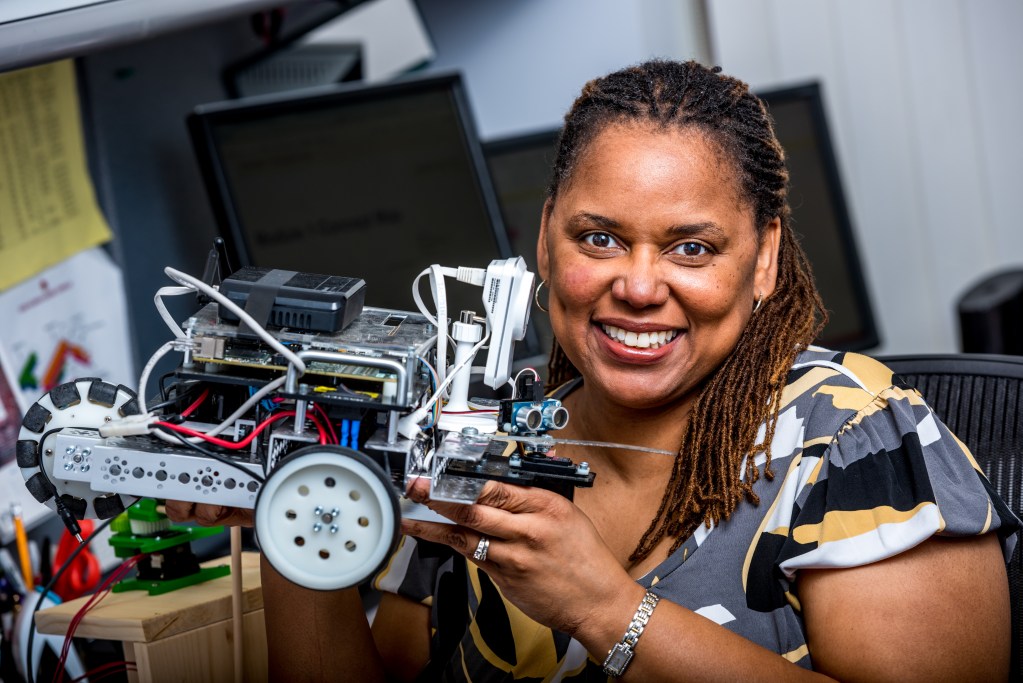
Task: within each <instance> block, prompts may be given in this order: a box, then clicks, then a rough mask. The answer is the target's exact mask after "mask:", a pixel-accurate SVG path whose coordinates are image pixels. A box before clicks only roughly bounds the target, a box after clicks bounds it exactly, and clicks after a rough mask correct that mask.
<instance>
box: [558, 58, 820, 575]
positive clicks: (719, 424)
mask: <svg viewBox="0 0 1023 683" xmlns="http://www.w3.org/2000/svg"><path fill="white" fill-rule="evenodd" d="M629 122H645V123H653V124H655V125H657V126H661V127H667V126H675V127H677V128H690V129H697V130H700V131H702V132H703V133H704V134H706V135H707V137H708V139H710V140H712V141H713V142H715V143H716V144H717V145H718V146H719V147H720V149H721V150H722V152H723V156H724V158H726V159H730V160H731V162H732V166H733V168H734V169H735V171H736V174H737V185H738V187H739V192H740V194H741V196H742V197H743V198H744V199H745V200H746V201H747V202H748V203H749V205H750V206H751V207H753V211H754V217H755V224H756V226H757V230H758V232H759V233H760V234H761V235H762V234H763V230H764V228H765V227H766V226H767V224H768V223H770V221H771V220H772V219H774V218H775V217H778V218H779V219H780V221H781V242H780V245H779V248H778V280H777V284H776V288H775V291H774V294H773V295H772V296H771V297H770V298H768V299H765V300H764V302H763V304H762V305H761V307H760V309H759V310H758V311H757V312H756V313H755V314H754V315H753V316H752V317H751V318H750V321H749V324H748V325H747V326H746V329H745V330H744V331H743V333H742V335H741V336H740V338H739V341H738V343H737V344H736V346H735V349H734V350H733V351H732V353H731V355H730V356H729V357H728V358H727V359H726V360H725V361H724V363H723V364H722V365H721V367H719V368H718V369H717V370H716V371H715V372H714V374H713V375H712V376H711V377H709V378H708V379H707V381H706V382H705V383H704V386H703V388H702V390H701V392H700V395H699V397H698V398H697V400H696V402H695V404H694V405H693V408H692V410H691V412H690V414H689V419H688V422H687V423H686V426H685V430H684V432H683V435H682V443H681V444H680V445H679V451H678V455H677V456H676V458H675V463H674V468H673V469H672V473H671V478H670V480H669V482H668V486H667V489H666V490H665V493H664V498H663V499H662V500H661V505H660V508H659V509H658V511H657V515H656V516H655V517H654V519H653V520H652V521H651V523H650V527H649V528H648V529H647V530H646V532H645V533H644V534H643V537H642V538H641V539H640V541H639V544H638V545H637V546H636V549H635V550H634V551H633V552H632V556H631V557H630V558H629V559H630V560H631V561H632V562H634V563H635V562H639V561H641V560H642V559H643V558H645V557H647V556H648V555H649V554H650V552H651V551H652V550H653V548H654V547H655V546H656V545H657V543H658V542H660V541H661V540H662V539H663V538H664V537H665V536H669V537H672V538H674V539H675V541H674V544H673V545H672V550H673V551H674V550H675V549H677V548H678V547H679V546H680V545H681V544H682V542H683V541H684V540H685V538H687V537H688V536H689V535H690V534H692V533H693V531H695V530H696V528H697V527H698V526H699V525H700V524H711V523H717V522H719V521H720V520H722V519H728V518H729V517H730V516H731V513H732V512H733V511H734V510H735V508H736V506H738V505H739V503H740V502H741V501H742V500H743V499H745V500H747V501H749V502H751V503H752V504H754V505H758V504H759V503H760V499H759V497H758V496H757V494H756V493H755V491H754V488H753V485H754V483H755V482H756V481H757V478H758V476H759V472H758V470H757V468H756V466H755V465H754V459H753V458H752V457H751V458H749V459H748V460H747V461H746V464H745V473H744V474H745V479H744V480H743V479H742V478H740V477H741V475H742V474H743V471H742V470H743V468H742V462H743V458H744V457H745V456H746V455H747V454H752V453H755V452H760V451H764V452H765V453H766V457H767V463H766V465H765V468H764V473H765V476H767V477H768V478H769V479H770V478H773V476H774V475H773V472H772V470H771V452H770V444H771V440H772V438H773V437H774V430H775V425H776V424H777V419H778V411H779V409H780V406H781V392H782V389H783V388H784V386H785V378H786V375H787V373H788V370H789V368H790V367H791V365H792V363H793V361H794V359H795V357H796V354H798V353H799V352H800V351H802V350H803V349H804V348H806V345H807V344H809V343H810V342H812V341H813V339H815V338H816V336H817V335H818V334H819V333H820V331H821V329H822V328H823V326H824V323H825V322H826V320H827V313H826V311H825V310H824V306H823V304H822V303H821V300H820V296H819V295H818V294H817V290H816V287H815V286H814V282H813V275H812V273H811V270H810V264H809V262H808V261H807V258H806V255H805V254H804V253H803V250H802V248H801V247H800V246H799V243H798V242H797V240H796V238H795V236H794V234H793V233H792V229H791V227H790V211H789V206H788V171H787V169H786V168H785V159H784V152H783V151H782V148H781V146H780V145H779V143H778V140H777V138H776V137H775V135H774V127H773V125H772V122H771V119H770V117H769V116H768V114H767V111H766V109H765V107H764V105H763V103H762V102H761V101H760V100H759V99H758V98H757V97H755V96H754V95H753V94H752V93H750V92H749V88H748V87H747V86H746V84H745V83H743V82H741V81H739V80H736V79H734V78H731V77H728V76H724V75H721V74H720V73H719V69H708V68H706V67H704V66H701V65H700V64H697V63H696V62H685V63H678V62H666V61H659V60H658V61H651V62H647V63H645V64H641V65H639V66H636V67H630V68H627V69H623V70H621V71H618V72H615V73H612V74H610V75H608V76H606V77H604V78H599V79H596V80H593V81H591V82H589V83H587V84H586V86H585V87H584V88H583V91H582V94H581V95H580V96H579V98H578V99H577V100H576V101H575V103H574V104H573V105H572V108H571V110H569V112H568V114H567V115H566V116H565V127H564V129H563V131H562V134H561V139H560V141H559V144H558V151H557V156H556V158H555V162H554V173H553V179H552V181H551V185H550V187H549V188H548V198H549V199H550V200H551V202H552V203H553V202H554V201H556V200H557V197H558V191H559V189H560V188H561V187H562V186H563V185H564V184H565V183H566V182H567V181H568V180H569V178H570V177H571V174H572V172H573V171H574V170H575V165H576V162H577V160H578V159H579V158H580V156H581V154H582V153H583V151H584V150H585V149H586V147H587V145H588V144H589V143H590V142H591V141H592V140H593V139H594V138H595V137H596V136H597V135H598V134H599V133H600V132H601V131H602V130H604V129H605V128H606V127H607V126H608V125H611V124H616V123H629ZM548 373H549V374H548V376H549V377H550V382H551V385H552V386H556V385H558V384H561V383H563V382H565V381H568V380H569V379H571V378H573V377H578V376H579V371H578V370H577V369H576V368H575V366H574V365H573V364H572V361H571V360H570V359H569V358H568V357H567V356H566V355H565V352H564V351H563V350H562V348H561V346H560V345H559V344H558V342H557V340H555V341H554V347H553V349H552V351H551V358H550V365H549V368H548ZM740 387H741V389H740ZM764 423H766V425H767V428H766V434H765V436H764V440H763V441H762V442H760V443H757V442H756V435H757V432H758V430H759V428H760V425H762V424H764Z"/></svg>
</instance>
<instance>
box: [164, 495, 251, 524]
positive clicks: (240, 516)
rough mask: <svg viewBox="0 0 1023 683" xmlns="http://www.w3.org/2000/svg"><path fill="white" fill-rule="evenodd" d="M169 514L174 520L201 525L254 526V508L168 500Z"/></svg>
mask: <svg viewBox="0 0 1023 683" xmlns="http://www.w3.org/2000/svg"><path fill="white" fill-rule="evenodd" d="M165 506H166V509H167V516H168V517H170V518H171V521H172V522H178V523H182V522H195V523H196V524H199V525H200V526H216V525H218V524H223V525H224V526H252V519H253V510H248V509H245V508H231V507H225V506H223V505H210V504H208V503H189V502H186V501H183V500H168V501H167V502H166V503H165Z"/></svg>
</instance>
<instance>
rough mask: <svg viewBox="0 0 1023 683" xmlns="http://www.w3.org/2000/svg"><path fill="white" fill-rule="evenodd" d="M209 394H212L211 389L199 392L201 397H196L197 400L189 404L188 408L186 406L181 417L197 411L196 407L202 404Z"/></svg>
mask: <svg viewBox="0 0 1023 683" xmlns="http://www.w3.org/2000/svg"><path fill="white" fill-rule="evenodd" d="M209 395H210V390H209V389H203V391H202V393H201V394H199V398H197V399H195V401H194V402H193V403H192V405H190V406H188V407H187V408H185V409H184V410H182V411H181V417H188V416H189V415H191V414H192V413H193V412H194V411H195V409H196V408H198V407H199V406H201V405H202V402H203V401H205V400H206V397H207V396H209Z"/></svg>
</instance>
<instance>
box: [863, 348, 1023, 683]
mask: <svg viewBox="0 0 1023 683" xmlns="http://www.w3.org/2000/svg"><path fill="white" fill-rule="evenodd" d="M878 360H880V361H881V362H883V363H884V364H885V365H887V366H888V367H889V368H891V369H892V370H893V371H894V372H895V373H896V374H897V375H899V376H900V377H901V378H902V379H903V380H905V382H906V383H907V384H910V385H912V386H914V387H916V388H917V389H918V390H919V391H920V393H921V394H922V395H923V397H924V400H926V401H927V404H928V405H930V406H931V408H932V409H933V410H934V412H935V413H937V415H938V417H939V418H941V420H942V421H943V422H944V423H945V424H946V425H948V428H949V429H951V430H952V432H953V433H954V434H955V435H956V436H958V437H959V438H960V439H961V440H962V441H963V443H965V444H966V445H967V446H969V448H970V451H971V452H972V453H973V455H974V457H975V458H976V459H977V463H978V464H979V465H980V467H981V469H983V470H984V473H985V474H986V475H987V477H988V479H989V480H990V481H991V484H992V485H993V486H994V487H995V489H996V490H997V491H998V493H999V494H1000V495H1001V496H1002V499H1003V500H1004V501H1005V503H1006V505H1008V506H1009V508H1010V509H1012V511H1013V512H1014V513H1016V516H1017V517H1020V518H1023V356H997V355H989V354H950V355H921V356H890V357H882V358H879V359H878ZM1021 546H1023V538H1021V539H1019V540H1018V541H1017V544H1016V550H1015V552H1014V553H1013V555H1012V558H1011V559H1010V561H1009V565H1008V570H1009V594H1010V597H1011V600H1012V604H1011V609H1012V661H1011V666H1012V669H1011V673H1010V677H1009V680H1013V681H1018V680H1023V555H1021V554H1023V548H1021Z"/></svg>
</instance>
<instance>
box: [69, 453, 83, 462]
mask: <svg viewBox="0 0 1023 683" xmlns="http://www.w3.org/2000/svg"><path fill="white" fill-rule="evenodd" d="M71 459H72V460H74V461H75V462H81V461H82V456H81V455H79V454H78V453H75V454H74V455H73V456H71Z"/></svg>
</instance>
